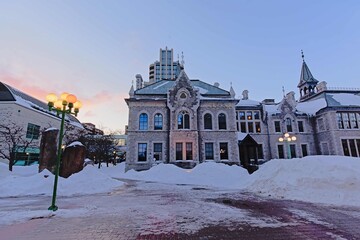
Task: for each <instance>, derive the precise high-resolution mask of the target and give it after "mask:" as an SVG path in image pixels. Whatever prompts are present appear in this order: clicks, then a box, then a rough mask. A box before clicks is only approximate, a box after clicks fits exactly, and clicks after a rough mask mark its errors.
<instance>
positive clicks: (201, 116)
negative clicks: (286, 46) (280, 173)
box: [125, 60, 360, 170]
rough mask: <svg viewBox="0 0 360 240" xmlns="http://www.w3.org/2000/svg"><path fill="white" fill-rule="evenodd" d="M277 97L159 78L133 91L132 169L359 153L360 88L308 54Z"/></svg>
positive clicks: (248, 163) (128, 162)
mask: <svg viewBox="0 0 360 240" xmlns="http://www.w3.org/2000/svg"><path fill="white" fill-rule="evenodd" d="M297 87H298V90H299V93H300V98H299V99H298V100H296V99H295V93H294V92H290V93H288V94H286V95H285V96H284V98H283V99H282V100H281V101H280V102H279V103H275V101H274V100H273V99H265V100H263V101H255V100H251V99H249V96H248V91H247V90H245V91H243V97H242V99H236V98H235V92H234V90H233V89H232V88H231V89H230V91H226V90H223V89H220V88H219V86H218V85H217V84H216V85H214V86H213V85H209V84H207V83H205V82H202V81H200V80H190V79H189V78H188V77H187V75H186V74H185V72H184V71H182V72H181V73H180V75H179V77H178V78H177V79H176V80H161V81H158V82H155V83H153V84H150V85H148V86H145V87H143V88H140V89H137V90H134V89H133V87H132V88H131V90H130V97H129V98H128V99H125V100H126V103H127V104H128V107H129V125H128V152H127V159H126V168H127V169H136V170H143V169H149V168H150V167H151V166H152V164H153V163H154V161H162V162H165V163H175V164H178V165H186V166H189V167H191V166H194V165H195V164H197V163H201V162H203V161H216V162H226V163H230V164H241V165H242V166H244V167H246V168H248V169H249V168H250V167H251V166H252V165H257V164H259V163H260V162H263V161H267V160H270V159H274V158H295V157H304V156H307V155H345V156H353V157H360V128H359V126H360V89H352V90H349V89H347V90H341V89H331V88H328V87H327V86H326V82H319V81H318V80H316V79H315V78H314V77H313V75H312V73H311V71H310V69H309V68H308V66H307V64H306V62H305V61H304V60H303V63H302V68H301V74H300V81H299V83H298V85H297Z"/></svg>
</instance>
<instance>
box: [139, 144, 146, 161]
mask: <svg viewBox="0 0 360 240" xmlns="http://www.w3.org/2000/svg"><path fill="white" fill-rule="evenodd" d="M146 153H147V143H139V144H138V161H139V162H145V161H146Z"/></svg>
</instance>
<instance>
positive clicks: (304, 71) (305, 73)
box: [298, 50, 319, 87]
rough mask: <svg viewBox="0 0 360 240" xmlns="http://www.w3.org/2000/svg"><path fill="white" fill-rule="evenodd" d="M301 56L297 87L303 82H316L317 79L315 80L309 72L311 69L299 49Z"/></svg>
mask: <svg viewBox="0 0 360 240" xmlns="http://www.w3.org/2000/svg"><path fill="white" fill-rule="evenodd" d="M301 57H302V59H303V63H302V67H301V74H300V82H299V84H298V87H300V86H301V85H303V84H305V83H312V84H317V83H318V82H319V81H318V80H316V79H315V78H314V76H313V75H312V74H311V71H310V69H309V67H308V66H307V64H306V62H305V58H304V52H303V50H301Z"/></svg>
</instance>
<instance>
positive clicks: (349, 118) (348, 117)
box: [336, 112, 360, 129]
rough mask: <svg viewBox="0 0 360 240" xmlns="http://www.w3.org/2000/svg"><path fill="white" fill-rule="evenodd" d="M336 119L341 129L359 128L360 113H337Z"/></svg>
mask: <svg viewBox="0 0 360 240" xmlns="http://www.w3.org/2000/svg"><path fill="white" fill-rule="evenodd" d="M336 119H337V123H338V128H339V129H358V128H359V123H360V114H359V113H353V112H351V113H347V112H343V113H340V112H338V113H336Z"/></svg>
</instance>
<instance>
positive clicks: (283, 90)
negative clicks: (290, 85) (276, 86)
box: [282, 86, 285, 97]
mask: <svg viewBox="0 0 360 240" xmlns="http://www.w3.org/2000/svg"><path fill="white" fill-rule="evenodd" d="M282 92H283V97H285V88H284V86H282Z"/></svg>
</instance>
